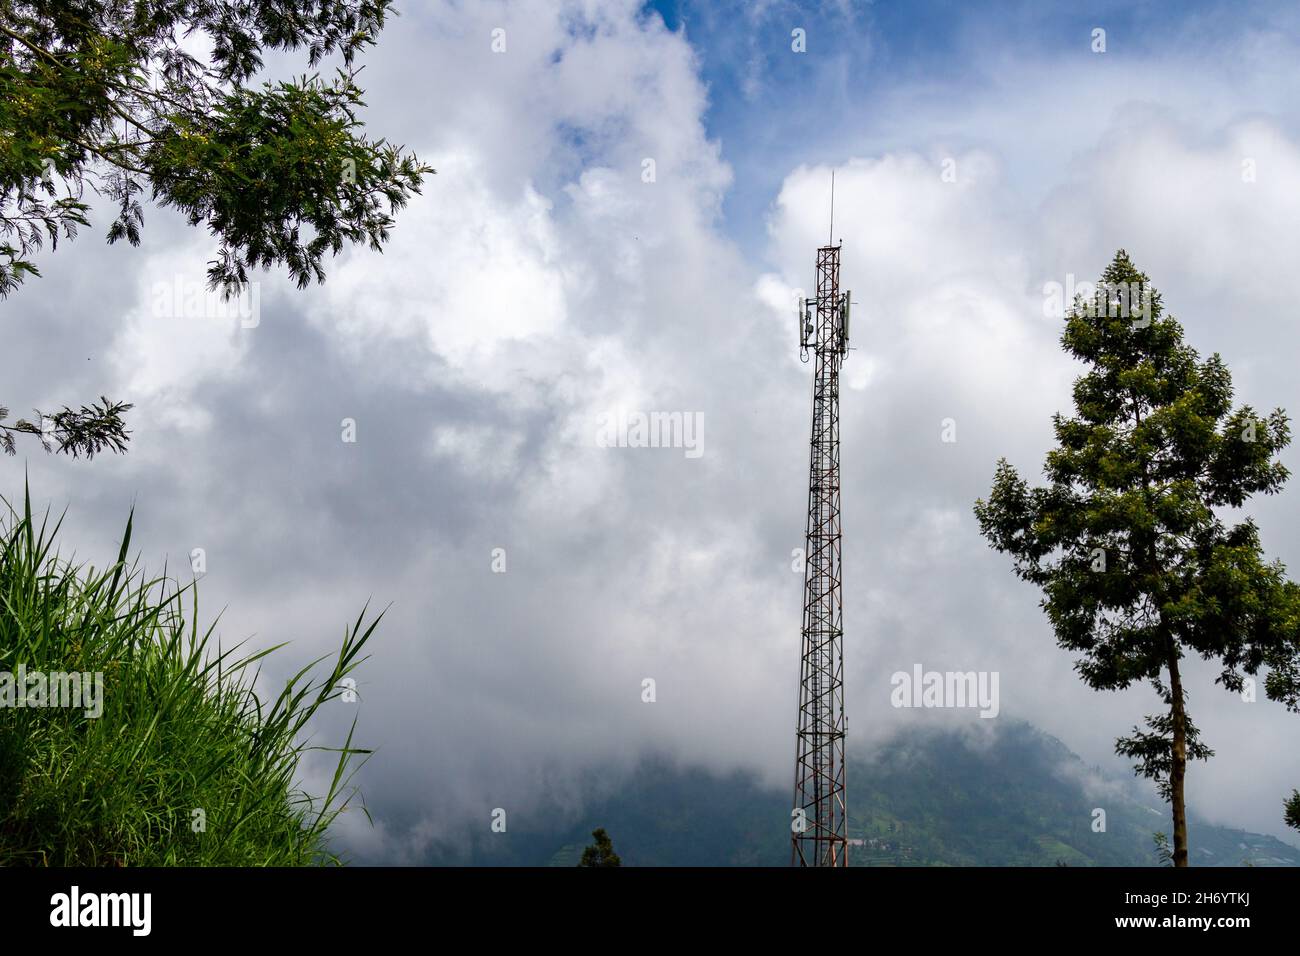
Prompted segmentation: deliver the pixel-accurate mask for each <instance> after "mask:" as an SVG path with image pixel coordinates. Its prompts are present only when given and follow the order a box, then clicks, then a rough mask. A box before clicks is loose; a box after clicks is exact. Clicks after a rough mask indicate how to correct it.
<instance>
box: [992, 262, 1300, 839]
mask: <svg viewBox="0 0 1300 956" xmlns="http://www.w3.org/2000/svg"><path fill="white" fill-rule="evenodd" d="M1061 343H1062V346H1063V347H1064V349H1065V351H1066V352H1068V353H1069V354H1070V355H1071V356H1073V357H1074V358H1076V359H1078V360H1080V361H1081V362H1083V363H1084V364H1085V365H1086V366H1087V371H1086V372H1085V373H1084V374H1083V375H1082V376H1080V377H1079V378H1078V379H1077V380H1076V381H1075V384H1074V393H1073V398H1074V406H1075V413H1074V415H1073V416H1065V415H1061V414H1059V413H1058V414H1057V415H1055V416H1054V417H1053V425H1054V429H1055V434H1056V440H1057V446H1056V447H1055V448H1054V449H1052V450H1051V451H1050V452H1049V453H1048V455H1047V460H1046V464H1045V467H1044V473H1045V475H1046V478H1047V481H1048V484H1047V485H1046V486H1043V487H1034V488H1031V487H1030V486H1029V484H1028V483H1027V482H1026V481H1025V480H1024V479H1022V478H1021V477H1020V476H1019V474H1018V473H1017V472H1016V470H1015V469H1014V468H1013V467H1012V466H1011V465H1010V464H1008V463H1007V461H1006V460H1005V459H1004V460H1002V461H1000V462H999V463H998V465H997V469H996V472H995V475H994V480H993V489H992V492H991V493H990V495H989V497H988V499H987V500H980V501H978V502H977V503H976V505H975V514H976V517H977V518H978V520H979V525H980V530H981V532H982V533H983V534H984V536H985V537H986V538H987V539H988V541H989V543H990V544H991V545H992V546H993V547H994V548H996V549H997V550H999V551H1002V552H1005V553H1007V554H1010V555H1011V556H1012V558H1013V559H1014V562H1015V571H1016V573H1017V575H1019V576H1020V577H1021V578H1022V579H1024V580H1026V581H1029V582H1031V583H1033V584H1035V585H1037V586H1038V587H1039V588H1041V589H1042V592H1043V601H1042V606H1043V608H1044V610H1045V611H1046V613H1047V616H1048V618H1049V620H1050V621H1051V624H1052V627H1053V630H1054V631H1055V635H1056V640H1057V643H1058V644H1059V646H1061V647H1062V648H1064V649H1065V650H1068V651H1071V652H1074V653H1076V654H1077V655H1078V657H1077V659H1076V663H1075V668H1076V670H1077V671H1078V673H1079V675H1080V677H1082V678H1083V680H1084V681H1085V682H1086V683H1087V684H1088V685H1089V686H1090V687H1093V688H1094V689H1098V690H1103V689H1104V690H1118V689H1122V688H1126V687H1128V686H1130V685H1131V684H1134V683H1137V682H1143V681H1145V682H1147V683H1149V684H1150V685H1151V686H1152V687H1154V688H1155V690H1156V691H1157V693H1158V694H1159V695H1160V697H1161V699H1162V700H1163V702H1164V704H1165V706H1166V707H1167V708H1168V709H1167V711H1166V712H1164V713H1160V714H1155V715H1152V716H1149V717H1148V718H1147V729H1146V730H1140V729H1138V728H1134V731H1133V733H1132V735H1131V736H1129V737H1126V738H1122V739H1121V740H1119V741H1117V744H1116V750H1117V752H1119V753H1120V754H1123V755H1125V756H1128V757H1131V758H1133V759H1134V760H1135V762H1136V769H1137V772H1138V773H1140V774H1143V775H1145V776H1148V777H1151V778H1153V779H1155V781H1156V782H1157V784H1158V785H1159V787H1160V790H1161V793H1162V794H1163V796H1164V797H1165V799H1167V800H1169V801H1170V802H1171V804H1172V809H1173V814H1174V833H1173V840H1174V862H1175V864H1176V865H1185V863H1186V833H1185V817H1184V813H1185V811H1184V807H1183V794H1182V782H1183V775H1184V773H1185V769H1186V762H1187V760H1189V759H1191V760H1196V759H1206V758H1208V757H1210V756H1211V755H1212V753H1213V752H1212V751H1211V750H1210V749H1209V748H1208V747H1206V746H1205V745H1204V744H1203V743H1202V742H1201V740H1200V737H1199V733H1198V731H1197V729H1196V726H1195V724H1194V723H1193V722H1192V720H1191V717H1190V715H1188V713H1187V711H1186V707H1185V704H1186V697H1187V695H1186V691H1185V689H1184V688H1183V686H1182V675H1181V669H1180V666H1179V662H1180V661H1181V660H1182V659H1183V658H1184V657H1185V656H1188V655H1193V654H1194V655H1196V656H1199V657H1201V658H1203V659H1205V660H1213V661H1215V662H1216V663H1217V665H1218V667H1219V675H1218V677H1217V679H1216V682H1217V683H1219V684H1221V685H1222V686H1223V687H1224V688H1226V689H1227V690H1230V691H1241V690H1242V688H1243V686H1244V682H1245V679H1246V677H1247V676H1249V675H1255V674H1257V673H1258V672H1259V671H1260V670H1261V668H1264V667H1271V668H1273V669H1274V670H1273V673H1272V674H1271V675H1270V677H1269V681H1268V682H1267V683H1266V687H1267V688H1268V692H1269V694H1270V695H1272V696H1275V697H1276V698H1277V699H1279V700H1286V699H1287V694H1288V693H1289V694H1290V695H1291V696H1290V702H1291V703H1292V704H1293V705H1294V703H1295V702H1296V681H1295V673H1296V667H1297V645H1296V641H1295V634H1296V630H1297V623H1298V621H1300V613H1298V610H1300V600H1298V599H1297V595H1298V593H1300V589H1297V587H1296V586H1295V585H1294V584H1293V583H1291V582H1290V581H1288V580H1287V578H1286V577H1285V569H1284V567H1283V566H1282V564H1281V563H1280V562H1277V561H1273V562H1269V561H1267V560H1266V559H1265V557H1264V555H1263V551H1262V548H1261V545H1260V539H1259V531H1258V528H1257V527H1256V525H1255V523H1254V521H1253V520H1252V519H1250V518H1245V519H1243V520H1239V521H1236V522H1235V523H1234V522H1233V521H1231V520H1230V519H1229V514H1228V513H1229V512H1230V511H1231V509H1236V508H1240V507H1241V506H1242V505H1243V504H1244V503H1245V502H1246V501H1247V499H1248V498H1250V496H1252V495H1254V494H1257V493H1263V494H1274V493H1276V492H1277V491H1278V490H1280V489H1281V487H1282V485H1283V483H1284V482H1285V481H1286V479H1287V477H1288V472H1287V469H1286V468H1285V467H1283V465H1282V464H1281V463H1280V462H1279V461H1278V460H1277V456H1278V454H1279V452H1280V451H1281V450H1282V449H1283V448H1285V447H1286V446H1287V444H1288V442H1289V441H1290V426H1289V421H1288V418H1287V416H1286V414H1285V413H1284V412H1283V411H1282V410H1281V409H1275V410H1273V411H1272V412H1269V413H1261V412H1257V411H1256V410H1255V409H1254V408H1252V407H1251V406H1249V405H1244V406H1241V407H1238V408H1234V407H1233V404H1232V400H1233V389H1232V378H1231V375H1230V373H1229V371H1228V368H1227V366H1226V365H1225V364H1224V362H1223V360H1222V359H1221V358H1220V357H1219V356H1218V355H1217V354H1215V355H1211V356H1210V357H1209V358H1206V359H1201V358H1200V356H1199V355H1198V353H1197V352H1196V350H1195V349H1193V348H1192V347H1191V346H1189V345H1187V344H1186V343H1184V341H1183V329H1182V327H1181V326H1180V325H1179V324H1178V322H1176V321H1175V320H1174V319H1173V318H1172V317H1170V316H1167V315H1165V314H1164V310H1163V306H1162V303H1161V298H1160V294H1159V293H1158V292H1157V291H1155V290H1154V289H1153V288H1151V287H1150V284H1149V280H1148V278H1147V276H1145V275H1144V274H1142V273H1141V272H1139V271H1138V270H1137V269H1136V267H1135V266H1134V265H1133V263H1132V262H1131V261H1130V259H1129V257H1128V256H1127V254H1126V253H1124V252H1123V250H1121V251H1120V252H1119V253H1118V254H1117V255H1116V256H1115V258H1114V260H1113V261H1112V262H1111V264H1110V266H1109V267H1108V268H1107V269H1106V270H1105V273H1104V274H1103V277H1102V281H1101V282H1100V283H1099V284H1098V288H1097V290H1096V293H1095V295H1094V296H1093V297H1091V298H1090V299H1084V298H1082V297H1080V298H1078V299H1076V301H1075V303H1074V307H1073V309H1072V310H1071V312H1070V314H1069V315H1068V316H1067V320H1066V325H1065V330H1064V333H1063V335H1062V337H1061ZM1288 674H1289V675H1290V676H1289V677H1288ZM1279 675H1280V676H1279Z"/></svg>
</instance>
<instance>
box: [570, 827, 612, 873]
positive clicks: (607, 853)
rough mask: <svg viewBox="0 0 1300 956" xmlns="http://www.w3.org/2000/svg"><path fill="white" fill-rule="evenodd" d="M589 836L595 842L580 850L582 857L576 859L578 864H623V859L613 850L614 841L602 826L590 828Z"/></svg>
mask: <svg viewBox="0 0 1300 956" xmlns="http://www.w3.org/2000/svg"><path fill="white" fill-rule="evenodd" d="M591 836H592V838H593V839H594V840H595V841H596V842H595V843H593V844H592V845H591V846H589V847H587V848H586V849H585V850H583V851H582V859H581V860H579V861H578V866H622V865H623V861H622V860H620V859H619V857H618V854H617V853H615V852H614V841H612V840H611V839H610V838H609V834H608V833H606V832H605V828H604V827H597V828H596V829H594V830H592V831H591Z"/></svg>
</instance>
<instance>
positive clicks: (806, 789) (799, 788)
mask: <svg viewBox="0 0 1300 956" xmlns="http://www.w3.org/2000/svg"><path fill="white" fill-rule="evenodd" d="M831 189H832V197H833V196H834V183H833V181H832V186H831ZM832 208H833V198H832ZM833 215H834V214H833V213H832V220H831V221H832V229H833V228H834V225H833V223H834V218H833ZM849 302H850V296H849V293H844V294H841V293H840V246H839V245H826V246H822V247H821V248H820V249H818V250H817V297H816V298H815V299H805V300H804V302H803V304H802V307H801V308H800V309H799V345H800V356H801V358H803V359H804V360H805V361H807V354H808V350H809V349H811V350H812V352H813V353H814V356H815V359H816V362H815V365H814V374H813V409H812V452H811V463H810V465H809V469H808V475H809V477H808V524H807V532H806V539H807V540H806V542H805V554H806V555H807V561H806V563H805V565H804V601H803V640H802V645H803V646H802V657H801V661H800V667H799V731H798V744H797V750H796V755H795V769H794V813H793V823H792V827H791V831H792V836H791V860H790V862H791V864H792V865H795V866H848V864H849V850H848V841H847V811H846V809H845V807H846V804H845V782H846V780H845V770H844V726H845V724H844V627H843V612H844V601H843V593H842V591H841V578H840V554H841V545H840V365H841V364H842V363H843V361H844V358H845V355H846V353H847V352H848V344H849ZM814 308H815V309H816V313H815V318H814V311H813V310H814Z"/></svg>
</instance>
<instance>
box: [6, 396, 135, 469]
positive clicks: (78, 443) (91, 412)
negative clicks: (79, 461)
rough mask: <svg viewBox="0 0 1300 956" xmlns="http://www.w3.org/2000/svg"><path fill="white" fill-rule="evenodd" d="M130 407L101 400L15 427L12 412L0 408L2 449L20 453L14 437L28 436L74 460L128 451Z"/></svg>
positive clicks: (19, 420)
mask: <svg viewBox="0 0 1300 956" xmlns="http://www.w3.org/2000/svg"><path fill="white" fill-rule="evenodd" d="M130 408H131V406H130V405H128V404H126V403H125V402H110V401H109V400H108V399H107V398H103V397H101V398H100V400H99V401H98V402H95V403H93V404H91V405H82V406H81V408H80V409H75V410H74V409H71V408H68V407H67V406H64V408H63V409H62V410H60V411H57V412H54V413H52V414H50V415H45V414H43V413H41V412H40V411H37V413H36V421H34V422H30V421H27V419H25V418H20V419H18V420H17V421H15V422H14V423H13V424H12V425H6V424H5V421H6V419H8V417H9V409H7V408H5V407H4V406H2V405H0V448H3V449H4V452H5V454H6V455H13V454H16V452H17V447H16V443H15V441H14V436H15V435H22V434H26V435H35V436H36V438H37V440H38V441H40V443H41V445H42V446H43V447H44V448H45V450H46V451H48V452H55V451H59V452H64V453H65V454H69V455H71V456H72V457H73V458H78V457H80V456H81V455H85V456H86V457H87V458H94V457H95V455H96V454H98V453H99V452H101V451H103V450H105V449H108V450H109V451H113V452H124V451H126V443H127V441H128V438H129V436H130V432H128V431H127V429H126V422H125V421H123V419H122V415H123V413H124V412H126V411H128V410H130Z"/></svg>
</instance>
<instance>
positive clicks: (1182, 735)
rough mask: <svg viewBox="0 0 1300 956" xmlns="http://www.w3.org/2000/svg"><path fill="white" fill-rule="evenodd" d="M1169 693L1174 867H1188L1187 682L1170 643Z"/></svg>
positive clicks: (1170, 791)
mask: <svg viewBox="0 0 1300 956" xmlns="http://www.w3.org/2000/svg"><path fill="white" fill-rule="evenodd" d="M1169 693H1170V696H1171V697H1172V703H1171V704H1170V711H1169V713H1170V716H1171V717H1173V720H1174V747H1173V755H1172V757H1173V759H1172V761H1171V763H1170V767H1169V804H1170V807H1171V808H1172V809H1173V812H1174V866H1186V865H1187V809H1186V805H1185V803H1184V800H1183V779H1184V777H1186V776H1187V711H1186V709H1185V707H1184V701H1183V681H1182V677H1181V676H1179V673H1178V652H1177V650H1176V648H1175V647H1174V646H1173V643H1172V642H1171V643H1170V650H1169Z"/></svg>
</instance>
